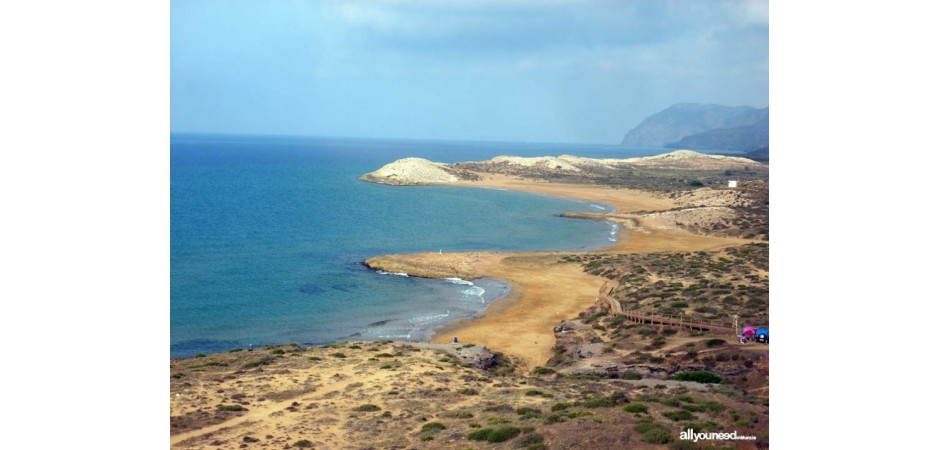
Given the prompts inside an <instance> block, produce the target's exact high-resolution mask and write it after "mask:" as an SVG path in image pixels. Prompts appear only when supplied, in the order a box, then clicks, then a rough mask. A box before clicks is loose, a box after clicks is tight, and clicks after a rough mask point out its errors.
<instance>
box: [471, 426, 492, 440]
mask: <svg viewBox="0 0 940 450" xmlns="http://www.w3.org/2000/svg"><path fill="white" fill-rule="evenodd" d="M492 432H493V429H492V428H480V429H479V430H476V431H471V432H470V433H469V434H467V439H470V440H471V441H485V440H487V439H488V438H489V437H490V433H492Z"/></svg>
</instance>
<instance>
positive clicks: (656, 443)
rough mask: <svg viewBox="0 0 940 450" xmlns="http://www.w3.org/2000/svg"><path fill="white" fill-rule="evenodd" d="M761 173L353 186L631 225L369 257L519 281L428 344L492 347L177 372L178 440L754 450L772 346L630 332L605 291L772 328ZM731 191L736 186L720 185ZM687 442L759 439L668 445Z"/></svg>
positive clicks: (484, 175)
mask: <svg viewBox="0 0 940 450" xmlns="http://www.w3.org/2000/svg"><path fill="white" fill-rule="evenodd" d="M767 174H768V168H767V166H766V165H763V164H758V163H755V162H753V161H749V160H743V159H742V158H720V157H711V156H705V155H700V154H696V153H694V152H682V151H680V152H673V153H670V154H666V155H660V156H657V157H648V158H633V159H629V160H592V159H589V158H577V157H565V156H562V157H558V158H554V157H543V158H514V157H503V158H494V159H493V160H489V161H483V162H472V163H457V164H452V165H446V164H438V163H433V162H431V161H427V160H418V159H416V158H410V159H408V160H400V161H396V162H395V163H392V164H390V165H388V166H386V167H384V168H382V169H380V170H377V171H376V172H373V173H371V174H367V175H364V176H363V179H365V180H367V181H373V182H380V183H387V184H403V185H407V184H435V183H449V184H456V185H461V186H471V187H490V188H501V189H519V190H527V191H534V192H542V193H549V194H555V195H565V196H570V197H577V198H584V199H588V200H592V201H603V202H607V203H609V204H612V205H614V206H615V207H616V208H617V212H615V213H611V214H572V215H570V216H572V217H579V218H587V219H599V220H608V221H613V222H617V223H620V224H622V225H624V227H623V231H622V232H621V242H618V243H617V244H616V245H613V246H611V247H610V248H607V249H603V250H599V251H593V252H583V253H527V254H495V253H485V252H477V253H463V254H444V255H438V254H421V255H389V256H383V257H379V258H373V259H370V265H373V264H374V266H376V267H386V270H392V271H405V272H408V273H411V274H413V275H423V276H431V277H447V276H455V275H456V276H461V277H463V278H475V277H479V276H484V275H486V276H499V277H502V278H504V279H507V280H509V281H510V282H512V283H513V293H511V294H510V296H509V297H508V298H507V299H506V300H503V301H501V302H497V304H495V305H494V306H493V307H491V308H490V309H489V310H488V311H487V313H486V314H485V315H484V317H483V318H481V319H479V320H476V321H471V322H470V323H462V324H461V323H458V324H453V325H452V326H451V327H449V328H448V329H447V332H446V333H445V334H447V336H441V337H438V339H442V340H443V339H449V337H450V336H451V333H452V332H455V331H454V330H462V331H460V332H459V335H460V336H462V337H464V336H466V337H468V338H462V340H465V341H468V342H474V343H481V342H486V343H488V344H487V345H488V346H489V347H490V348H493V349H496V350H499V351H502V353H492V352H491V351H490V350H488V349H486V348H484V347H482V346H478V345H473V343H467V344H464V343H461V344H445V343H438V344H419V343H401V342H388V341H386V342H366V343H361V342H360V343H342V344H336V345H330V346H324V347H308V348H302V347H300V346H297V345H287V346H280V347H266V348H261V349H255V350H254V351H246V350H235V351H232V352H229V353H219V354H212V355H198V356H197V357H195V358H189V359H184V360H172V361H171V362H170V374H171V375H170V424H171V446H172V447H173V448H232V449H235V448H269V449H275V448H279V449H290V448H319V449H347V448H349V449H366V448H375V449H385V448H388V449H406V448H407V449H412V448H414V449H424V448H427V449H517V448H522V449H583V448H597V449H607V448H610V449H620V448H641V449H642V448H678V449H682V448H765V447H767V446H768V442H769V436H768V420H769V397H768V394H769V391H768V386H769V381H768V380H769V376H768V375H769V346H767V345H761V344H753V343H752V344H748V345H740V344H738V343H737V341H736V338H735V336H734V335H733V334H732V333H730V332H715V331H708V332H706V331H698V330H692V329H688V328H678V327H671V326H663V325H656V324H643V323H633V322H630V321H629V320H626V319H625V318H624V317H623V316H619V315H617V314H614V313H612V312H611V311H610V309H609V303H607V300H605V299H603V298H601V296H600V295H599V294H598V291H599V290H600V288H601V286H607V287H610V288H611V291H610V299H611V301H614V302H617V303H619V305H620V306H621V307H622V308H623V309H625V310H635V311H644V312H648V313H653V314H658V315H670V316H682V317H684V318H685V319H687V320H693V321H713V322H714V321H720V322H723V323H725V324H727V325H729V326H730V324H731V319H730V315H732V314H736V315H738V316H739V317H740V318H741V319H740V320H741V322H740V324H741V325H767V324H769V300H770V299H769V293H768V285H769V275H768V270H769V267H768V256H769V246H768V244H767V242H768V239H769V226H768V208H769V201H768V182H767ZM422 177H424V178H427V179H424V178H422ZM729 178H732V179H737V180H739V181H741V184H740V186H741V187H740V188H739V189H734V190H731V189H726V188H725V187H724V186H725V183H726V180H727V179H729ZM667 249H668V250H669V251H665V250H667ZM566 283H567V285H566ZM575 286H577V287H576V288H575ZM517 310H518V311H517ZM562 313H563V314H562ZM522 319H526V320H528V321H526V320H522ZM488 324H489V325H488ZM514 325H518V326H519V327H523V328H525V329H524V330H516V329H515V328H513V326H514ZM533 327H534V328H538V329H531V330H530V329H529V328H533ZM517 328H518V327H517ZM543 328H544V329H543ZM473 330H476V331H477V333H476V334H474V333H473ZM455 333H456V332H455ZM470 337H476V339H470ZM531 341H540V342H532V343H531V344H530V342H531ZM543 347H544V348H543ZM536 360H537V361H536ZM689 428H692V429H694V430H696V431H698V432H708V431H716V432H731V431H737V432H738V434H739V435H753V436H757V437H758V439H757V440H756V441H725V442H720V441H712V442H699V443H697V444H696V443H692V442H688V441H680V440H679V439H678V436H679V433H680V431H682V430H686V429H689Z"/></svg>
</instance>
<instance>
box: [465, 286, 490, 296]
mask: <svg viewBox="0 0 940 450" xmlns="http://www.w3.org/2000/svg"><path fill="white" fill-rule="evenodd" d="M460 292H462V293H463V295H466V296H472V297H482V296H483V293H484V292H486V290H485V289H483V288H481V287H480V286H473V287H471V288H469V289H464V290H462V291H460Z"/></svg>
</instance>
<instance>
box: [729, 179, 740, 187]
mask: <svg viewBox="0 0 940 450" xmlns="http://www.w3.org/2000/svg"><path fill="white" fill-rule="evenodd" d="M728 187H729V188H736V187H738V182H737V180H728Z"/></svg>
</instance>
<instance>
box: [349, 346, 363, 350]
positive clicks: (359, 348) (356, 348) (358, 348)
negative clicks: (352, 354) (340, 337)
mask: <svg viewBox="0 0 940 450" xmlns="http://www.w3.org/2000/svg"><path fill="white" fill-rule="evenodd" d="M349 348H351V349H354V350H362V347H360V346H358V345H350V346H349Z"/></svg>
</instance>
